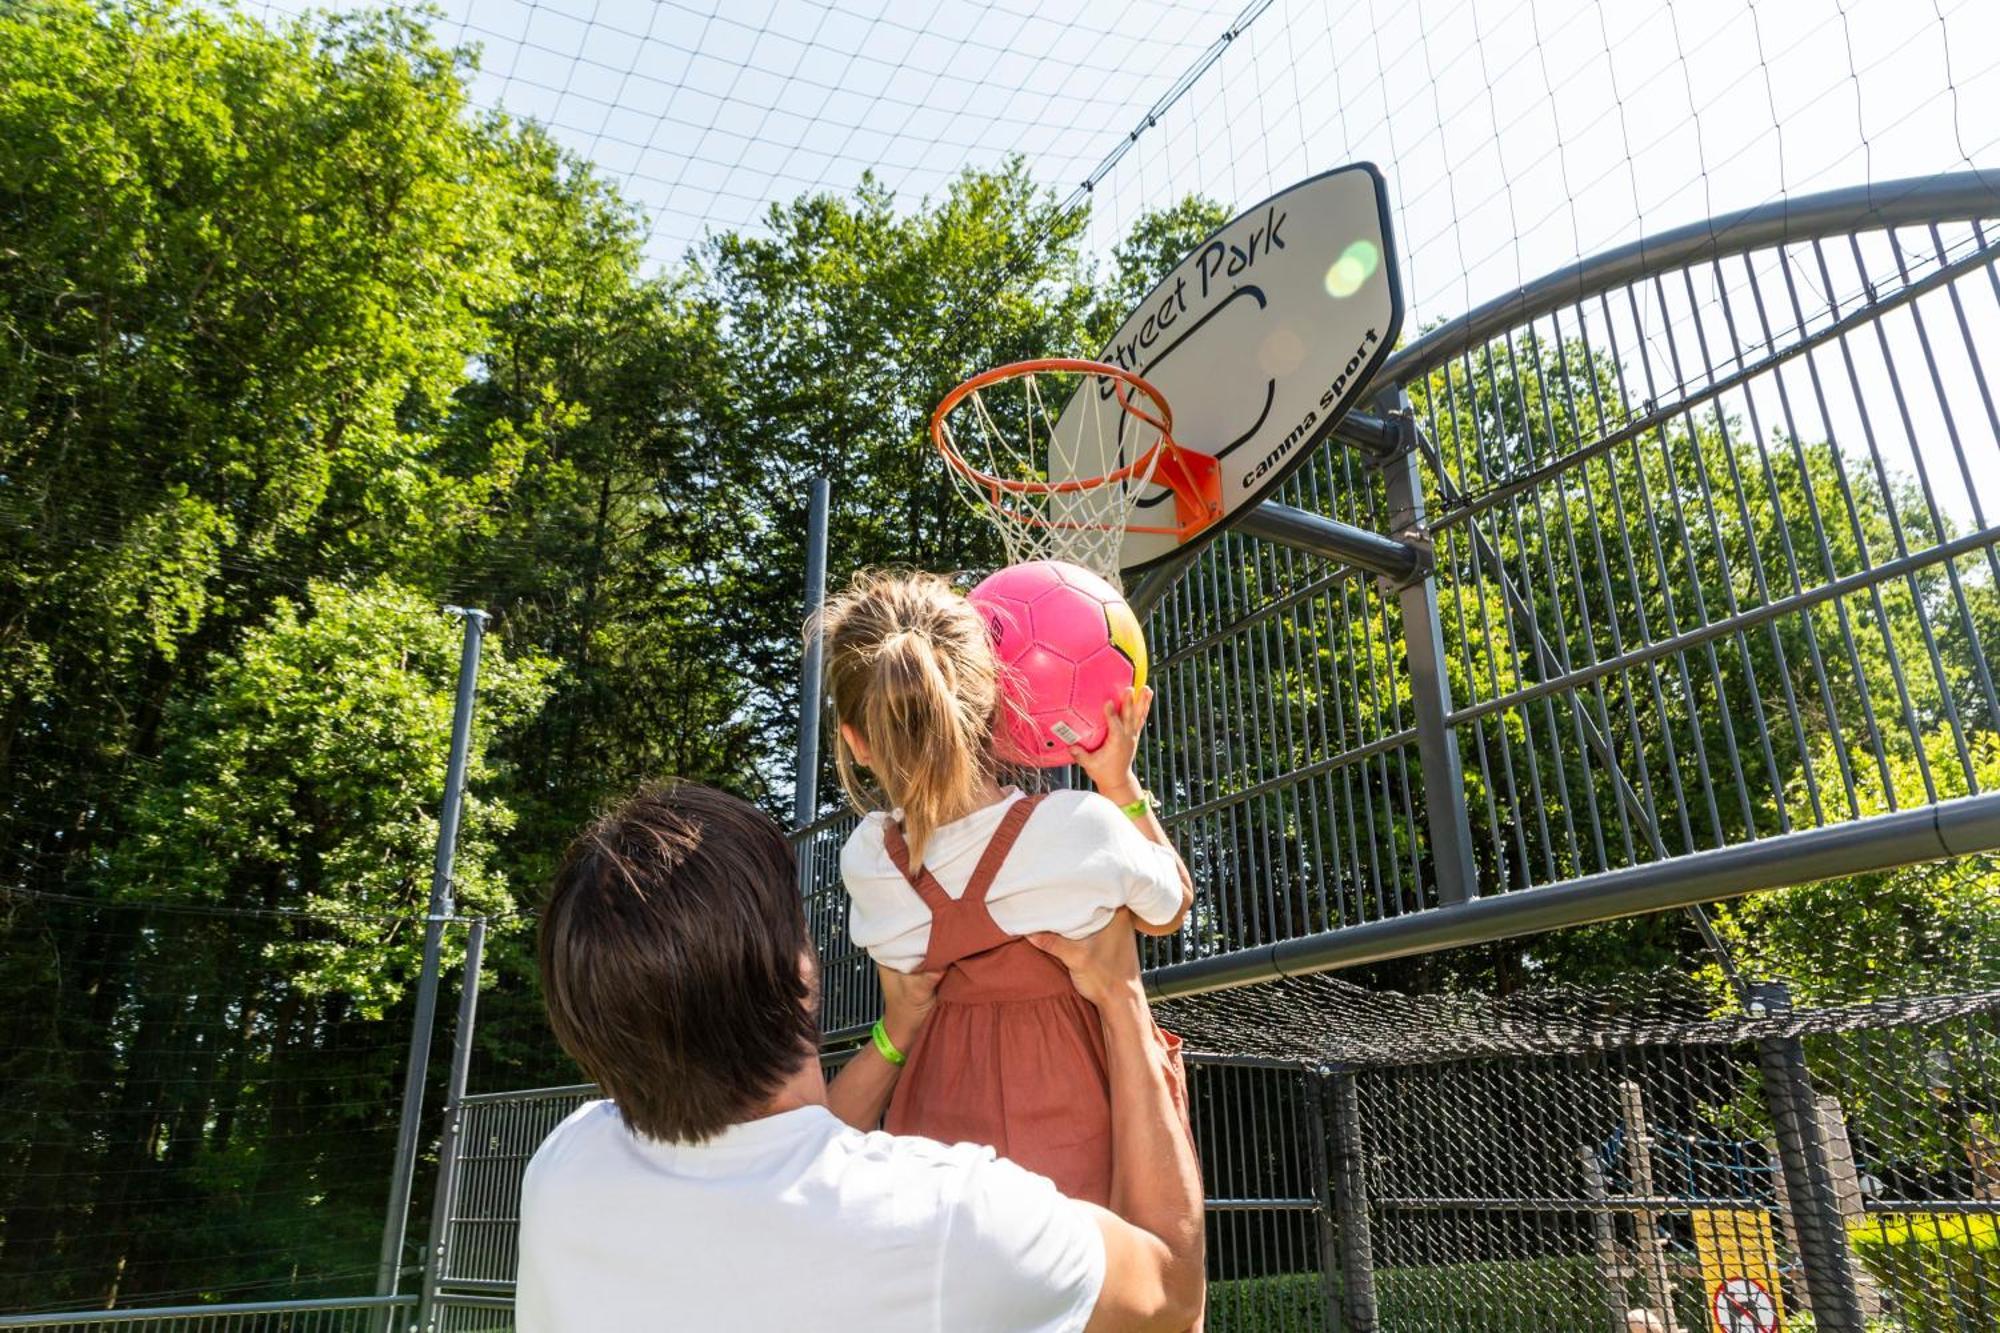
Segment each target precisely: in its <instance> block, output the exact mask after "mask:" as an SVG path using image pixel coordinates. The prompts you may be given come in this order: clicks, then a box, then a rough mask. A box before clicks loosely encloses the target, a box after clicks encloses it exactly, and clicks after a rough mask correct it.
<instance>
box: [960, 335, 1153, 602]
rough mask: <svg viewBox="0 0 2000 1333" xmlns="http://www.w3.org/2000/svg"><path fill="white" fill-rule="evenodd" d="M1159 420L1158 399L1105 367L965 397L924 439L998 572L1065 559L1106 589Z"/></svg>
mask: <svg viewBox="0 0 2000 1333" xmlns="http://www.w3.org/2000/svg"><path fill="white" fill-rule="evenodd" d="M1077 364H1081V363H1077ZM981 378H985V377H981ZM975 382H976V381H975ZM1171 421H1172V418H1171V416H1170V415H1169V414H1168V411H1167V404H1166V403H1165V402H1164V401H1163V400H1160V399H1158V398H1157V397H1155V396H1151V391H1150V390H1149V389H1147V388H1146V387H1145V386H1143V385H1135V384H1134V383H1132V382H1130V381H1129V380H1128V379H1126V378H1125V377H1123V376H1121V375H1118V374H1114V373H1110V368H1108V367H1107V368H1106V370H1105V371H1102V372H1097V371H1090V370H1083V369H1073V368H1072V369H1064V368H1057V367H1048V368H1039V369H1027V370H1022V371H1020V372H1018V373H1014V374H1008V375H1005V376H1002V377H1000V378H997V379H992V380H990V381H989V382H987V383H984V384H982V385H980V386H979V387H976V388H971V389H969V390H967V391H966V392H965V394H964V396H963V397H961V398H959V399H958V400H957V401H956V402H955V403H952V404H951V405H950V406H949V408H948V409H944V410H940V412H939V414H938V417H937V420H936V423H935V434H936V441H937V444H938V446H939V448H940V449H941V450H943V451H944V453H945V456H946V458H947V459H948V460H950V463H951V468H950V471H951V476H952V479H953V481H954V482H955V483H956V484H957V485H958V488H959V490H960V492H961V493H962V494H963V495H964V497H965V499H966V500H967V502H968V503H970V504H971V505H973V506H974V508H975V509H976V510H977V511H978V512H979V513H980V514H981V515H982V516H983V517H985V518H986V520H987V521H988V522H990V523H991V524H992V525H993V528H994V530H995V531H996V532H998V533H999V534H1000V540H1001V542H1002V544H1003V545H1004V546H1005V548H1006V551H1007V559H1008V562H1009V563H1012V564H1018V563H1020V562H1022V561H1027V560H1067V561H1069V562H1070V563H1071V564H1076V565H1082V566H1083V567H1084V568H1085V569H1088V570H1091V571H1092V572H1094V573H1096V574H1099V575H1101V576H1102V577H1104V578H1105V579H1106V580H1108V581H1109V582H1110V583H1111V584H1112V585H1113V586H1114V587H1115V586H1116V585H1117V583H1118V571H1119V552H1120V551H1121V550H1122V548H1123V546H1124V540H1125V532H1126V525H1127V519H1128V517H1129V516H1130V514H1131V513H1132V508H1133V505H1134V504H1135V503H1137V502H1138V500H1139V499H1140V498H1141V497H1142V496H1144V495H1146V494H1147V493H1148V492H1149V491H1150V490H1152V489H1153V486H1154V481H1155V478H1156V477H1157V476H1158V475H1159V471H1160V463H1161V460H1162V458H1163V456H1164V453H1165V451H1164V450H1163V449H1162V448H1161V447H1160V446H1161V445H1162V443H1163V442H1164V441H1166V440H1167V439H1168V438H1169V437H1168V435H1167V432H1166V431H1165V430H1164V429H1162V427H1163V426H1165V425H1167V424H1169V423H1171Z"/></svg>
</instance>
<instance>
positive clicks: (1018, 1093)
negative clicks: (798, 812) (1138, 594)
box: [883, 796, 1187, 1207]
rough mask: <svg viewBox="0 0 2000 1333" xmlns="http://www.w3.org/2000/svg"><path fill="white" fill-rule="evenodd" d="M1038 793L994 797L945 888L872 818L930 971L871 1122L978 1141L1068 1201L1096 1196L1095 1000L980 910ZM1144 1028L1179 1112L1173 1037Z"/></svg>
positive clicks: (1104, 1186)
mask: <svg viewBox="0 0 2000 1333" xmlns="http://www.w3.org/2000/svg"><path fill="white" fill-rule="evenodd" d="M1041 799H1042V798H1041V797H1040V796H1024V797H1022V798H1020V799H1019V800H1017V801H1015V802H1014V804H1013V805H1011V806H1009V807H1008V809H1007V812H1006V814H1005V815H1004V816H1002V817H1001V820H1000V827H999V828H998V829H997V830H995V832H994V834H993V838H992V841H990V842H988V843H987V845H986V851H985V853H984V854H983V855H982V856H981V857H980V859H979V864H978V866H977V867H976V868H975V869H974V870H973V872H972V878H971V879H970V880H968V881H967V882H966V886H965V893H964V894H963V895H962V896H960V897H957V898H953V897H952V896H951V895H950V894H948V893H946V892H945V891H944V889H943V888H942V887H941V886H940V885H939V884H938V882H937V880H936V879H934V878H933V877H932V876H931V872H930V871H929V870H928V869H925V868H922V867H916V868H913V867H912V866H911V865H910V853H909V845H908V844H907V843H906V842H905V841H904V838H903V831H902V829H901V827H900V826H898V824H897V823H896V821H895V820H893V819H891V820H889V821H888V823H887V824H886V825H885V826H884V828H883V841H884V842H885V844H886V845H887V848H888V852H889V859H890V860H891V861H893V862H894V863H895V865H896V869H898V870H899V871H901V872H902V874H903V878H904V879H906V880H908V881H909V883H910V887H911V888H913V889H915V890H916V892H917V896H918V897H920V898H922V899H923V900H924V906H926V907H928V908H929V909H930V912H931V938H930V948H929V950H928V952H926V953H925V955H924V961H923V965H922V970H923V971H925V972H943V973H944V977H943V980H942V981H940V982H939V983H938V991H937V1006H936V1008H934V1009H933V1010H932V1011H931V1017H930V1022H929V1023H928V1024H927V1025H926V1026H925V1028H924V1031H923V1034H922V1035H921V1036H920V1037H918V1038H917V1041H916V1044H915V1045H914V1046H913V1047H912V1048H911V1050H910V1053H909V1063H908V1067H907V1068H905V1069H904V1071H903V1076H902V1078H901V1079H900V1080H899V1081H898V1082H897V1085H896V1091H895V1093H894V1095H893V1096H892V1097H891V1099H890V1101H889V1113H888V1116H887V1117H886V1119H885V1120H884V1126H883V1127H884V1128H886V1129H887V1130H888V1131H889V1132H890V1133H892V1134H921V1135H923V1136H925V1137H926V1138H932V1139H938V1140H940V1141H942V1142H945V1143H982V1144H986V1145H988V1146H990V1147H991V1148H993V1149H994V1151H996V1152H998V1153H999V1154H1000V1155H1001V1156H1003V1157H1006V1158H1008V1159H1010V1160H1012V1161H1014V1162H1016V1163H1018V1164H1019V1165H1021V1166H1024V1167H1026V1168H1028V1169H1029V1170H1030V1171H1034V1172H1037V1173H1039V1174H1041V1175H1044V1176H1047V1177H1048V1178H1049V1179H1050V1180H1052V1181H1054V1182H1055V1184H1056V1188H1058V1189H1060V1190H1061V1191H1062V1192H1063V1193H1064V1194H1066V1195H1068V1196H1069V1197H1070V1198H1072V1199H1084V1200H1087V1201H1089V1202H1091V1203H1095V1204H1100V1205H1104V1206H1107V1207H1108V1206H1109V1205H1110V1202H1111V1084H1110V1077H1109V1074H1108V1072H1107V1069H1106V1065H1105V1051H1104V1033H1103V1030H1102V1029H1101V1028H1100V1026H1099V1024H1098V1018H1097V1011H1096V1009H1094V1008H1092V1007H1091V1004H1090V1002H1089V1001H1087V1000H1085V999H1084V998H1083V997H1082V996H1081V995H1078V994H1077V993H1076V987H1075V986H1074V985H1073V984H1072V983H1071V981H1070V979H1069V971H1068V969H1067V968H1065V967H1064V966H1063V965H1062V964H1061V963H1059V962H1057V961H1056V960H1055V959H1053V958H1051V957H1049V955H1047V954H1045V953H1043V952H1042V951H1041V950H1040V949H1037V948H1036V947H1035V946H1034V945H1032V944H1030V943H1028V942H1027V941H1026V940H1024V939H1022V938H1020V937H1019V936H1016V935H1009V934H1008V933H1007V932H1006V931H1004V930H1002V929H1001V928H1000V927H999V925H998V924H996V923H995V922H994V920H993V917H992V914H991V913H989V912H988V911H987V910H986V891H987V890H988V889H989V888H991V887H992V886H993V880H994V877H995V876H996V875H998V874H999V872H1000V867H1001V865H1002V864H1003V863H1004V862H1005V861H1006V859H1007V853H1008V852H1009V851H1010V850H1012V848H1013V846H1014V843H1015V841H1016V840H1017V839H1018V838H1019V837H1020V836H1021V829H1022V827H1023V826H1024V825H1025V824H1026V823H1027V822H1028V817H1029V816H1030V815H1031V814H1033V813H1034V811H1035V807H1036V806H1038V805H1039V804H1041ZM1155 1030H1156V1031H1159V1035H1160V1040H1161V1041H1162V1042H1163V1043H1164V1044H1165V1046H1166V1049H1167V1055H1168V1059H1169V1061H1170V1067H1171V1069H1172V1078H1173V1082H1174V1099H1175V1102H1176V1104H1177V1105H1178V1106H1179V1108H1180V1113H1181V1118H1182V1120H1183V1121H1185V1120H1186V1119H1187V1076H1186V1072H1185V1070H1184V1069H1183V1067H1182V1064H1181V1050H1180V1038H1178V1037H1176V1036H1174V1035H1172V1034H1171V1033H1168V1032H1165V1031H1160V1030H1159V1029H1155Z"/></svg>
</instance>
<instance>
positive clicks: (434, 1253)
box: [417, 916, 486, 1333]
mask: <svg viewBox="0 0 2000 1333" xmlns="http://www.w3.org/2000/svg"><path fill="white" fill-rule="evenodd" d="M485 958H486V918H485V917H483V916H476V917H474V918H472V930H471V932H470V933H469V934H468V935H467V936H466V939H465V981H464V982H463V983H462V984H461V985H460V987H459V992H458V1027H457V1029H456V1030H454V1031H453V1032H452V1034H451V1079H450V1081H449V1082H448V1083H447V1084H446V1086H445V1094H444V1134H443V1136H442V1137H440V1138H439V1140H438V1171H437V1197H436V1198H435V1199H433V1200H432V1201H431V1239H430V1245H429V1247H428V1248H427V1249H426V1251H425V1259H424V1285H423V1294H422V1298H421V1299H420V1301H419V1302H418V1305H417V1326H418V1327H419V1328H421V1329H424V1330H425V1333H436V1330H437V1292H438V1284H439V1282H441V1281H442V1280H443V1279H444V1264H445V1258H446V1255H445V1247H446V1243H447V1239H446V1238H447V1236H448V1235H449V1231H450V1227H451V1210H452V1203H453V1197H454V1196H455V1195H456V1194H457V1192H458V1140H459V1135H460V1133H461V1132H462V1131H463V1129H464V1127H465V1126H464V1122H465V1084H466V1080H467V1078H468V1076H469V1075H470V1074H471V1071H472V1032H473V1026H474V1024H475V1023H476V1022H477V1021H478V1018H479V969H480V966H481V964H482V963H484V961H485Z"/></svg>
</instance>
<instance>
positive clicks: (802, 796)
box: [792, 477, 833, 883]
mask: <svg viewBox="0 0 2000 1333" xmlns="http://www.w3.org/2000/svg"><path fill="white" fill-rule="evenodd" d="M832 494H833V488H832V484H831V483H830V482H828V481H827V479H826V478H825V477H814V478H813V483H812V503H811V508H810V510H809V511H808V513H807V515H806V650H805V656H804V658H803V659H802V660H801V661H800V663H799V752H798V757H797V759H796V760H795V761H794V764H795V767H794V769H793V777H792V827H793V828H804V827H805V826H806V825H808V824H810V823H812V822H813V820H814V818H816V817H817V816H818V814H819V719H820V713H821V712H822V711H823V709H822V706H821V703H820V691H821V689H822V687H823V685H824V678H825V675H826V644H825V643H824V642H823V641H822V638H821V635H820V632H819V609H820V607H821V606H823V605H825V604H826V529H827V510H828V506H829V504H830V502H831V500H832ZM803 866H804V863H803V862H801V869H800V872H799V873H800V875H801V876H803V875H804V874H805V871H804V868H803ZM801 883H803V879H802V880H801Z"/></svg>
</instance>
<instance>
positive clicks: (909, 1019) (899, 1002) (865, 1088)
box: [826, 964, 938, 1130]
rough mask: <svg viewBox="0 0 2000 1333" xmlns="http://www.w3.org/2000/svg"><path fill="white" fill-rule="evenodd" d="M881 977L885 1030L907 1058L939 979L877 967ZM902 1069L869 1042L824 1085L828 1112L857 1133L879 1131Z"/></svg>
mask: <svg viewBox="0 0 2000 1333" xmlns="http://www.w3.org/2000/svg"><path fill="white" fill-rule="evenodd" d="M875 970H876V971H877V972H878V973H880V974H881V977H882V1028H883V1031H884V1032H885V1033H886V1034H887V1035H888V1038H889V1044H890V1045H892V1046H894V1047H895V1048H896V1049H897V1050H898V1051H902V1052H905V1053H907V1052H908V1051H909V1050H910V1048H911V1047H912V1046H915V1045H916V1043H917V1037H918V1036H919V1035H920V1034H921V1033H922V1032H923V1030H924V1024H925V1023H926V1022H928V1021H929V1019H930V1015H931V1006H932V1005H933V1004H935V1003H936V1001H937V983H938V974H937V973H935V972H898V971H896V970H895V969H894V968H888V967H882V966H881V965H879V964H878V965H877V966H876V969H875ZM902 1072H903V1068H902V1066H901V1065H895V1064H891V1063H889V1061H888V1060H887V1059H886V1058H884V1057H883V1055H882V1053H881V1052H880V1051H878V1050H876V1049H875V1043H874V1042H872V1041H866V1042H863V1043H862V1044H861V1049H860V1050H858V1051H856V1052H855V1053H854V1057H853V1058H852V1059H850V1060H849V1061H848V1062H847V1063H846V1064H844V1065H842V1066H841V1067H840V1072H839V1073H837V1074H835V1075H834V1076H833V1081H832V1082H831V1083H828V1084H827V1085H826V1108H827V1110H829V1111H832V1112H833V1113H834V1114H835V1115H836V1116H838V1117H840V1119H841V1120H842V1121H843V1122H844V1123H846V1124H849V1125H852V1126H854V1128H856V1129H862V1130H868V1129H879V1128H881V1125H882V1113H883V1112H884V1111H887V1110H888V1109H889V1094H890V1093H892V1092H894V1091H895V1090H896V1080H897V1079H898V1078H899V1077H901V1075H902Z"/></svg>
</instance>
